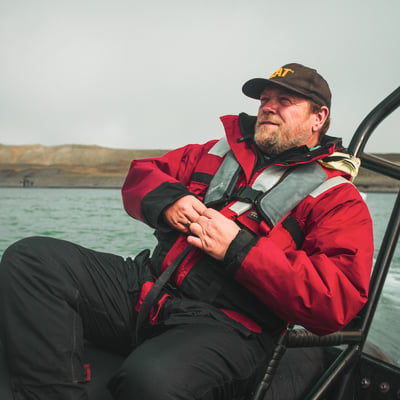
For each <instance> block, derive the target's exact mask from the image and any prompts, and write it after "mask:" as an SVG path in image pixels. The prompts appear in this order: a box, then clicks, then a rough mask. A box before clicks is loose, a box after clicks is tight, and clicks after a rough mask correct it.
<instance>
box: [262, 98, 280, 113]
mask: <svg viewBox="0 0 400 400" xmlns="http://www.w3.org/2000/svg"><path fill="white" fill-rule="evenodd" d="M277 105H278V101H277V99H275V98H270V99H268V100H265V101H264V102H262V103H261V109H262V110H263V111H264V112H265V113H275V112H276V109H277Z"/></svg>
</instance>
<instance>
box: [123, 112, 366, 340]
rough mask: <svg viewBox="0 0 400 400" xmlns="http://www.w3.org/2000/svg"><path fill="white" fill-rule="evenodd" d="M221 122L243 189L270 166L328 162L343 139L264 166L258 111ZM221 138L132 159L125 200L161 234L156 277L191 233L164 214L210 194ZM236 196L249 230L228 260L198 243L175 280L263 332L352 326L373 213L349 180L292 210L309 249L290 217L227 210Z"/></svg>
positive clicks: (331, 172) (362, 295)
mask: <svg viewBox="0 0 400 400" xmlns="http://www.w3.org/2000/svg"><path fill="white" fill-rule="evenodd" d="M222 122H223V124H224V127H225V131H226V138H227V140H228V143H229V146H230V148H231V149H232V151H233V153H234V155H235V157H236V159H237V160H238V162H239V164H240V165H241V167H242V169H243V173H242V174H241V176H240V178H239V181H238V183H237V186H238V187H239V186H243V185H251V184H252V182H253V181H254V180H255V179H256V178H257V176H258V175H259V174H260V173H261V171H263V170H264V169H266V168H270V167H272V166H276V165H280V166H284V167H287V168H290V167H292V166H294V165H298V164H303V163H308V162H311V161H315V160H320V161H321V160H324V161H328V160H329V157H328V156H330V155H332V153H334V152H335V151H337V150H340V141H338V140H333V138H330V137H325V138H324V142H323V143H322V145H321V147H319V148H317V149H316V150H312V151H309V150H308V149H307V148H306V147H300V148H296V149H294V150H290V151H287V152H285V153H283V154H281V155H279V156H278V157H276V158H275V159H272V160H269V161H268V160H267V161H263V162H260V155H259V153H258V152H257V151H256V149H255V146H254V144H253V143H252V140H251V138H252V134H253V127H254V119H253V117H249V116H247V115H245V114H244V115H243V114H241V115H240V116H239V117H238V116H226V117H223V118H222ZM216 143H217V141H215V140H214V141H210V142H208V143H206V144H204V145H197V144H196V145H193V144H192V145H187V146H185V147H182V148H180V149H177V150H173V151H170V152H168V153H167V154H165V155H164V156H162V157H160V158H150V159H140V160H133V161H132V165H131V168H130V171H129V173H128V176H127V178H126V181H125V183H124V186H123V188H122V194H123V202H124V206H125V209H126V211H127V212H128V213H129V214H130V215H131V216H132V217H134V218H136V219H139V220H141V221H143V222H145V223H147V224H148V225H150V226H152V227H154V228H156V230H157V233H156V234H157V237H158V241H159V244H158V246H157V247H156V249H155V251H154V254H153V257H152V269H153V272H154V274H155V275H156V276H157V275H159V274H160V273H161V271H162V270H164V269H165V268H167V267H168V265H169V264H170V263H171V262H172V260H173V259H174V258H175V257H176V256H177V255H178V254H179V253H180V252H181V251H182V250H183V249H184V248H185V247H186V246H187V243H186V237H185V235H182V234H178V233H176V232H172V231H171V229H170V228H169V227H168V226H167V225H166V224H165V222H164V221H163V218H162V212H163V210H164V209H165V208H166V207H167V206H169V205H171V204H172V203H174V202H175V201H176V200H177V199H179V198H180V197H183V196H185V195H187V194H189V193H193V194H195V195H196V196H198V197H199V198H200V199H202V198H203V197H204V195H205V193H206V190H207V188H208V185H209V183H210V179H211V178H212V176H213V175H214V174H215V172H216V171H217V170H218V167H219V166H220V164H221V162H222V160H223V157H221V156H220V155H214V154H210V150H211V149H213V148H215V147H214V146H215V145H216ZM211 153H213V151H211ZM327 157H328V158H327ZM323 165H327V164H323ZM324 169H325V171H326V173H327V174H328V176H329V177H333V176H339V175H341V176H344V177H346V178H349V176H348V175H347V174H346V173H344V172H341V171H339V170H337V169H333V168H332V167H330V168H325V167H324ZM283 201H284V199H283ZM233 202H234V200H232V201H228V202H227V204H224V205H223V208H222V209H221V210H220V211H221V212H222V213H223V214H224V215H226V216H227V217H229V218H232V219H236V220H237V222H238V223H239V224H240V225H241V226H242V227H243V229H242V230H241V233H240V234H239V235H238V237H237V238H235V240H234V241H233V242H232V244H231V246H230V248H229V250H228V252H227V255H226V257H225V259H224V261H223V262H222V263H221V262H219V261H216V260H214V259H211V257H209V256H207V255H205V254H203V253H202V252H201V251H200V250H198V249H194V250H192V251H191V253H189V256H188V257H186V258H185V260H184V262H183V263H182V264H181V266H180V267H179V269H178V272H177V274H176V276H175V281H176V284H177V285H178V286H179V288H180V290H181V291H182V292H183V294H184V295H186V296H188V297H191V298H195V299H199V300H202V301H206V302H208V303H211V304H214V305H215V306H216V307H218V308H220V309H223V310H224V311H225V312H226V313H227V314H228V315H229V316H231V317H233V318H234V319H237V320H240V321H241V322H242V323H244V324H245V325H246V326H248V327H250V328H253V329H255V330H257V328H254V327H255V326H256V325H253V322H256V323H257V324H258V325H260V326H261V327H262V328H264V329H276V328H277V327H278V326H281V324H280V323H281V322H282V321H287V322H290V323H295V324H299V325H302V326H304V327H306V328H307V329H309V330H311V331H313V332H315V333H317V334H327V333H330V332H333V331H336V330H339V329H341V328H342V327H343V326H345V325H346V324H347V323H348V322H349V321H350V320H351V319H352V318H353V317H354V316H355V315H356V314H357V312H358V311H359V310H360V309H361V308H362V306H363V305H364V303H365V302H366V300H367V294H368V286H369V278H370V272H371V266H372V256H373V236H372V222H371V218H370V215H369V212H368V209H367V206H366V204H365V203H364V201H363V199H362V198H361V196H360V194H359V192H358V190H357V189H356V188H355V186H354V185H353V184H352V183H350V182H349V181H348V182H340V184H336V185H335V186H332V187H329V186H328V189H326V190H321V191H320V192H314V193H312V194H310V195H308V196H307V197H306V198H305V199H304V200H302V201H301V202H300V203H299V204H298V205H297V206H296V207H295V208H294V209H293V210H292V212H291V214H292V216H293V217H294V218H295V220H296V221H297V223H298V226H299V227H300V229H301V231H302V232H303V234H304V241H303V242H302V245H301V248H297V246H296V243H295V241H294V240H293V237H292V235H291V234H290V232H288V230H287V229H286V228H285V227H284V226H283V224H282V222H281V223H278V224H277V225H276V226H275V227H273V229H272V230H271V227H270V226H269V225H268V224H267V223H266V222H265V221H260V220H259V218H257V213H256V210H251V212H249V213H245V214H243V215H241V216H240V217H237V215H236V214H235V213H233V212H232V211H231V210H230V208H229V207H230V206H231V205H232V203H233ZM251 321H253V322H251Z"/></svg>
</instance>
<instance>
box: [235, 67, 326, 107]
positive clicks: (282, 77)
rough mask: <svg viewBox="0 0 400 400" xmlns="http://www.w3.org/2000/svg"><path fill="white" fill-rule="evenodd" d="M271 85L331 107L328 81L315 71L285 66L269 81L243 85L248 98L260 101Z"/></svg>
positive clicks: (256, 79)
mask: <svg viewBox="0 0 400 400" xmlns="http://www.w3.org/2000/svg"><path fill="white" fill-rule="evenodd" d="M271 84H272V85H278V86H282V87H284V88H286V89H290V90H292V91H293V92H296V93H299V94H301V95H303V96H305V97H307V98H309V99H311V100H312V101H314V102H315V103H317V104H319V105H321V106H327V107H328V108H330V107H331V97H332V95H331V91H330V89H329V86H328V83H327V82H326V80H325V79H324V78H323V77H322V76H321V75H320V74H319V73H318V72H317V71H316V70H315V69H312V68H308V67H306V66H304V65H301V64H296V63H291V64H286V65H284V66H283V67H281V68H279V69H278V70H276V71H275V72H274V73H273V74H272V75H271V76H270V77H269V78H268V79H266V78H254V79H250V80H249V81H247V82H246V83H245V84H244V85H243V87H242V91H243V93H244V94H245V95H246V96H249V97H251V98H253V99H259V98H260V95H261V93H262V92H263V91H264V89H265V88H266V87H267V86H268V85H271Z"/></svg>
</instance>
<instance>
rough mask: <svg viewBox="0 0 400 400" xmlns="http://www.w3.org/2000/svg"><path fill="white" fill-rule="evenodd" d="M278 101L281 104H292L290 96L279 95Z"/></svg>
mask: <svg viewBox="0 0 400 400" xmlns="http://www.w3.org/2000/svg"><path fill="white" fill-rule="evenodd" d="M279 103H280V104H282V105H283V106H289V105H291V104H293V100H292V99H291V98H290V97H287V96H281V97H279Z"/></svg>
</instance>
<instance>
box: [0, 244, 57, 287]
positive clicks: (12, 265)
mask: <svg viewBox="0 0 400 400" xmlns="http://www.w3.org/2000/svg"><path fill="white" fill-rule="evenodd" d="M52 240H55V239H51V238H47V237H38V236H34V237H28V238H25V239H21V240H19V241H17V242H15V243H14V244H12V245H11V246H9V247H8V248H7V249H6V250H5V252H4V254H3V256H2V258H1V261H0V291H2V292H3V293H6V291H7V288H9V289H10V288H12V287H13V285H14V284H16V283H18V282H19V283H21V282H23V281H29V280H30V278H31V277H32V275H33V274H35V273H39V275H42V274H43V275H44V274H47V273H48V272H49V271H44V269H45V268H52V265H51V264H50V263H47V262H46V261H45V260H46V253H48V252H51V251H52V250H51V249H52V248H54V246H53V243H52Z"/></svg>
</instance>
